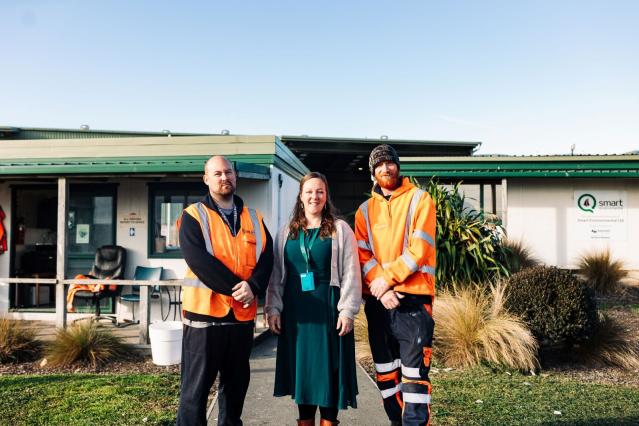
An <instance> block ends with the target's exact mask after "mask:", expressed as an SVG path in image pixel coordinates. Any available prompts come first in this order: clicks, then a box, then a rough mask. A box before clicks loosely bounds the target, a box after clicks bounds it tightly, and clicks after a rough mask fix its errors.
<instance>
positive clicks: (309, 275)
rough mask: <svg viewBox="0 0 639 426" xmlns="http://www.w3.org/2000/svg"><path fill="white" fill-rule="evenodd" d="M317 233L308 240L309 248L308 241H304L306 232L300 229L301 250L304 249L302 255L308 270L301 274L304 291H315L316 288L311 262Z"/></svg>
mask: <svg viewBox="0 0 639 426" xmlns="http://www.w3.org/2000/svg"><path fill="white" fill-rule="evenodd" d="M318 234H319V232H318V233H317V234H315V235H314V236H313V237H312V238H311V240H310V241H309V242H308V248H307V247H306V242H305V241H304V232H303V231H302V230H301V229H300V231H299V240H300V250H301V251H302V257H303V258H304V261H305V262H306V272H303V273H301V274H300V281H301V283H302V291H313V290H315V277H314V276H313V271H310V270H309V263H310V259H309V257H310V253H311V249H312V248H313V244H314V243H315V240H316V239H317V235H318Z"/></svg>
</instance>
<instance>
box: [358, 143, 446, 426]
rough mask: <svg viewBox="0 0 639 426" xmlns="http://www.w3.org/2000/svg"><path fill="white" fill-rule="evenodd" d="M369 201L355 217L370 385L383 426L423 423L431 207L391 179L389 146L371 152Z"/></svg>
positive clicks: (431, 279)
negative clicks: (373, 381) (373, 383)
mask: <svg viewBox="0 0 639 426" xmlns="http://www.w3.org/2000/svg"><path fill="white" fill-rule="evenodd" d="M368 164H369V168H370V172H371V175H372V177H373V180H374V182H375V184H374V186H373V191H372V197H371V198H369V199H368V200H366V201H365V202H364V203H363V204H362V205H361V206H360V207H359V209H358V210H357V213H356V215H355V236H356V238H357V244H358V251H359V261H360V264H361V266H362V275H363V278H364V279H363V280H362V282H363V283H364V285H363V286H364V288H363V294H364V301H365V302H364V303H365V305H364V311H365V313H366V318H367V320H368V340H369V343H370V346H371V352H372V354H373V361H374V363H375V370H376V373H377V385H378V387H379V390H380V392H381V394H382V398H383V402H384V409H385V410H386V414H387V415H388V418H389V419H390V422H391V425H404V426H415V425H426V424H429V422H430V395H431V384H430V380H429V378H428V373H429V370H430V358H431V352H432V343H433V329H434V326H435V323H434V321H433V319H432V302H433V297H434V295H435V206H434V204H433V201H432V199H431V197H430V195H429V194H428V193H427V192H424V191H422V190H421V189H418V188H417V187H416V186H415V185H413V184H412V183H410V181H409V180H408V178H402V177H401V176H400V175H399V157H398V156H397V152H396V151H395V149H393V147H391V146H390V145H380V146H377V147H376V148H375V149H373V151H372V152H371V155H370V158H369V163H368Z"/></svg>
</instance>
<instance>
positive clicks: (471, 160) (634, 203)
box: [402, 153, 639, 274]
mask: <svg viewBox="0 0 639 426" xmlns="http://www.w3.org/2000/svg"><path fill="white" fill-rule="evenodd" d="M402 169H403V172H404V173H405V174H407V175H410V176H415V177H418V178H430V177H431V176H437V177H438V179H440V180H441V181H444V182H457V181H459V180H462V181H463V182H464V184H463V188H464V189H465V194H466V195H467V196H470V197H472V198H474V200H473V204H474V207H476V208H481V209H482V210H484V211H486V212H489V213H494V214H496V215H497V216H499V217H500V218H501V220H502V222H503V224H504V226H505V228H506V231H507V233H508V237H509V238H511V239H514V240H520V241H522V242H523V243H524V244H525V245H526V246H527V247H529V249H530V250H531V251H532V253H533V254H534V255H535V256H536V257H537V258H538V259H540V260H541V261H543V262H544V263H546V264H549V265H556V266H558V267H561V268H568V269H574V268H575V267H576V262H577V261H578V259H579V257H580V256H581V255H583V254H585V253H588V252H591V251H599V250H604V249H607V248H608V249H610V252H611V254H612V256H613V257H614V258H617V259H621V260H622V261H624V263H625V265H626V268H628V269H630V270H633V272H634V273H635V274H636V273H637V272H639V254H638V253H639V155H638V154H637V153H631V154H624V155H559V156H472V157H463V158H462V157H448V158H445V157H440V158H432V157H412V158H403V159H402Z"/></svg>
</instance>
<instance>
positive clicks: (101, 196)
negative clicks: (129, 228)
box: [9, 183, 117, 313]
mask: <svg viewBox="0 0 639 426" xmlns="http://www.w3.org/2000/svg"><path fill="white" fill-rule="evenodd" d="M116 190H117V186H116V185H113V184H102V183H101V184H71V185H69V208H68V216H67V221H66V225H67V230H66V232H67V244H66V253H67V261H66V271H65V277H66V278H73V277H74V276H75V275H76V274H84V273H87V272H88V271H89V270H90V269H91V266H92V265H93V260H94V257H95V251H96V249H97V248H98V247H101V246H103V245H110V244H115V238H116V235H115V232H116V226H115V212H116V210H115V209H116ZM12 206H13V214H12V218H15V219H14V220H13V221H12V227H11V229H12V235H14V236H15V237H14V238H12V239H11V241H12V243H11V250H12V253H13V255H12V257H11V261H10V263H11V265H10V272H11V276H12V277H17V278H55V276H56V259H57V256H56V250H57V221H58V218H57V216H58V215H57V211H58V190H57V186H56V185H25V186H15V187H13V188H12ZM9 294H10V300H11V305H10V309H14V310H21V311H39V312H53V311H54V310H55V285H52V284H48V285H47V284H19V285H18V284H12V286H11V289H10V292H9ZM85 310H86V311H89V312H90V311H91V307H90V306H87V307H85V306H82V307H81V308H80V309H79V310H78V312H82V311H85ZM102 310H103V312H105V313H112V311H113V303H112V301H111V300H110V299H106V300H104V301H103V306H102Z"/></svg>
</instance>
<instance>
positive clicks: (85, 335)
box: [45, 321, 128, 368]
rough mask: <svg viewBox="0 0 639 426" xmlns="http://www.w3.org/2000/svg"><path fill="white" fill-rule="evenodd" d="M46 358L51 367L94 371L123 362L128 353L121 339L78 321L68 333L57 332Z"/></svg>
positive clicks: (85, 322) (63, 331) (65, 330)
mask: <svg viewBox="0 0 639 426" xmlns="http://www.w3.org/2000/svg"><path fill="white" fill-rule="evenodd" d="M45 356H46V359H47V361H48V365H49V366H51V367H62V366H69V365H72V364H84V365H89V366H91V367H92V368H97V367H100V366H102V365H104V364H106V363H107V362H109V361H112V360H117V359H122V358H126V357H127V356H128V352H127V349H126V345H125V344H124V343H123V342H122V339H121V338H120V337H118V336H116V335H114V334H113V333H111V332H110V331H108V330H106V329H104V328H102V327H100V326H99V325H97V324H95V323H93V322H89V321H80V322H78V323H76V324H74V325H72V326H70V327H68V328H67V329H60V330H57V331H56V336H55V340H54V341H53V342H51V343H50V344H49V345H48V347H47V349H46V351H45Z"/></svg>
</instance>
